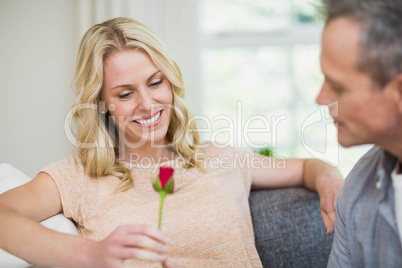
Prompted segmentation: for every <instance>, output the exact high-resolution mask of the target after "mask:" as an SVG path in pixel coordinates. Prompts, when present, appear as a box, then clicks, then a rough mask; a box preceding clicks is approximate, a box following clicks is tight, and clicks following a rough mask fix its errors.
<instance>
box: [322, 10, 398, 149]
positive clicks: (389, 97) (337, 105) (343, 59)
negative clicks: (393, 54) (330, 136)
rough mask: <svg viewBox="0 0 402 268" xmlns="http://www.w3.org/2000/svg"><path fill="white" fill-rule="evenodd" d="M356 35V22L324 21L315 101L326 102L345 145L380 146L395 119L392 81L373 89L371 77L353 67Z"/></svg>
mask: <svg viewBox="0 0 402 268" xmlns="http://www.w3.org/2000/svg"><path fill="white" fill-rule="evenodd" d="M360 35H361V29H360V26H359V24H358V23H357V22H355V21H353V20H350V19H347V18H337V19H335V20H333V21H331V22H330V23H329V24H327V25H326V27H325V29H324V31H323V34H322V40H321V45H322V51H321V58H320V62H321V70H322V72H323V74H324V83H323V85H322V87H321V91H320V93H319V95H318V96H317V99H316V102H317V103H318V104H320V105H326V106H328V108H329V112H330V114H331V116H332V117H333V118H334V123H335V125H336V126H337V128H338V141H339V143H340V144H341V145H342V146H345V147H349V146H353V145H359V144H377V145H380V146H381V145H382V144H384V142H387V140H388V139H389V138H391V137H390V135H393V133H394V132H395V131H394V129H396V128H397V123H398V122H397V121H398V120H397V109H396V101H395V94H394V93H393V90H392V89H391V88H392V85H391V84H388V85H387V86H385V87H384V88H383V89H377V88H376V87H375V84H374V83H373V80H372V79H371V77H369V76H368V75H367V74H365V73H362V72H361V71H359V70H357V67H356V66H357V60H358V57H359V53H360V48H359V45H360V43H359V42H360Z"/></svg>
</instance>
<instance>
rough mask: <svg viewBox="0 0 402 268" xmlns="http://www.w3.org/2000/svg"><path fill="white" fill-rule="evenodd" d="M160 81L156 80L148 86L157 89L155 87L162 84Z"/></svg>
mask: <svg viewBox="0 0 402 268" xmlns="http://www.w3.org/2000/svg"><path fill="white" fill-rule="evenodd" d="M162 81H163V80H162V79H159V80H157V81H155V82H152V83H151V84H150V86H151V87H157V86H159V85H160V84H162Z"/></svg>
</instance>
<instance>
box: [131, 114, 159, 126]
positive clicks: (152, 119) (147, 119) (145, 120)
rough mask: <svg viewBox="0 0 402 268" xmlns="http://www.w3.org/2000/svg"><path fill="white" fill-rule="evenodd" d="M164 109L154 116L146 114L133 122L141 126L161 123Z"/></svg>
mask: <svg viewBox="0 0 402 268" xmlns="http://www.w3.org/2000/svg"><path fill="white" fill-rule="evenodd" d="M162 114H163V110H160V111H158V112H156V113H155V114H153V115H152V116H144V117H142V118H139V119H134V120H133V122H134V123H135V124H137V125H139V126H141V127H147V128H150V127H154V126H156V125H158V124H159V122H160V121H161V120H162Z"/></svg>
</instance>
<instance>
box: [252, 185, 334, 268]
mask: <svg viewBox="0 0 402 268" xmlns="http://www.w3.org/2000/svg"><path fill="white" fill-rule="evenodd" d="M249 201H250V209H251V214H252V217H253V225H254V232H255V243H256V247H257V250H258V253H259V255H260V258H261V261H262V264H263V266H264V267H309V268H313V267H326V265H327V262H328V257H329V253H330V250H331V246H332V236H328V235H327V234H326V230H325V227H324V224H323V222H322V219H321V215H320V202H319V197H318V194H317V193H314V192H311V191H308V190H306V189H304V188H287V189H272V190H264V191H252V192H251V194H250V199H249Z"/></svg>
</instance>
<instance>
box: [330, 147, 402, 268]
mask: <svg viewBox="0 0 402 268" xmlns="http://www.w3.org/2000/svg"><path fill="white" fill-rule="evenodd" d="M396 161H397V159H396V158H395V157H394V156H393V155H391V154H389V153H388V152H386V151H384V150H383V149H381V148H379V147H373V148H372V149H371V150H370V151H368V152H367V153H366V154H365V155H364V156H363V157H362V158H361V159H360V160H359V161H358V162H357V164H356V165H355V167H354V168H353V169H352V171H351V172H350V173H349V176H348V177H347V178H346V182H345V184H344V187H343V188H342V190H341V192H340V193H339V196H338V199H337V202H336V209H337V213H336V221H335V232H334V242H333V245H332V250H331V254H330V257H329V263H328V267H341V268H345V267H381V268H383V267H402V247H401V242H400V238H399V231H398V227H397V222H396V217H395V198H394V188H393V185H392V179H391V172H392V170H393V168H394V167H395V164H396Z"/></svg>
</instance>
